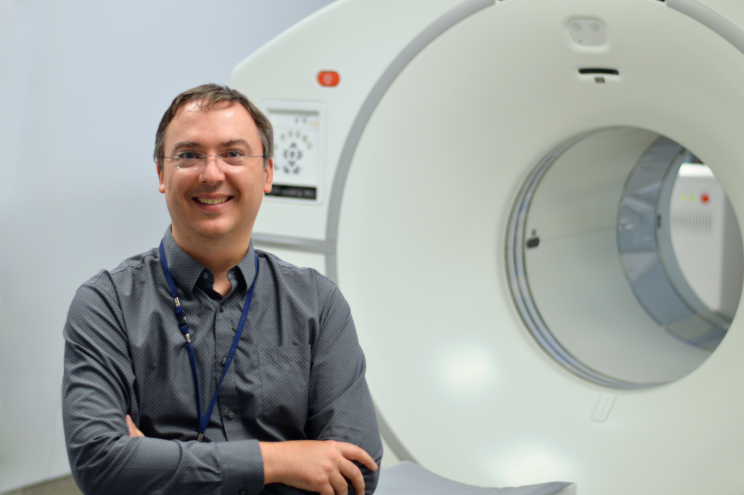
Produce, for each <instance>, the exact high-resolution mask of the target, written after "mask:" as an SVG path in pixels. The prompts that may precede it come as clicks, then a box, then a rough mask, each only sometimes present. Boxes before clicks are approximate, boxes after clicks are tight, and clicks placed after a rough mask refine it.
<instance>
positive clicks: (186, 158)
mask: <svg viewBox="0 0 744 495" xmlns="http://www.w3.org/2000/svg"><path fill="white" fill-rule="evenodd" d="M210 156H213V157H215V158H218V159H219V160H221V161H222V162H224V163H226V164H227V165H230V166H232V167H242V166H244V165H246V164H247V163H248V162H249V161H250V160H251V158H264V155H247V154H245V153H244V152H242V151H240V150H230V151H223V152H222V153H220V154H218V155H207V154H206V153H201V152H199V151H182V152H180V153H176V154H175V155H174V156H164V157H163V158H164V159H166V160H171V161H172V162H173V163H174V164H175V165H176V167H178V168H179V169H181V170H199V169H201V168H203V167H204V166H205V165H206V164H207V158H208V157H210Z"/></svg>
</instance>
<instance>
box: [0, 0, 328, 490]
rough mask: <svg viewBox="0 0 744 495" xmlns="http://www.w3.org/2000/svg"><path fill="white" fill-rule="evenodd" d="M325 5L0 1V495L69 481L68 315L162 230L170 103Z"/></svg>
mask: <svg viewBox="0 0 744 495" xmlns="http://www.w3.org/2000/svg"><path fill="white" fill-rule="evenodd" d="M331 1H332V0H210V1H209V2H207V1H206V0H203V1H197V0H162V1H144V0H126V1H124V0H116V1H106V2H101V1H93V0H88V1H85V0H68V1H65V2H59V1H55V0H0V425H2V426H0V428H1V430H0V493H2V492H4V491H6V490H10V489H13V488H17V487H20V486H25V485H28V484H31V483H35V482H38V481H42V480H45V479H49V478H53V477H56V476H59V475H62V474H65V473H67V472H69V467H68V464H67V454H66V452H65V448H64V441H63V435H62V423H61V414H60V412H61V411H60V410H61V407H60V384H61V378H62V356H63V340H62V327H63V324H64V321H65V316H66V314H67V308H68V306H69V303H70V300H71V299H72V296H73V294H74V291H75V290H76V288H77V287H78V286H79V285H80V284H81V283H82V282H84V281H85V280H87V279H88V278H89V277H91V276H93V275H94V274H95V273H96V272H97V271H98V270H100V269H101V268H113V267H115V266H116V265H117V264H118V263H119V262H120V261H121V260H123V259H124V258H126V257H128V256H130V255H133V254H136V253H138V252H141V251H144V250H146V249H149V248H151V247H153V246H156V245H157V243H158V241H159V240H160V238H161V236H162V234H163V232H164V231H165V229H166V227H167V225H168V223H169V219H168V215H167V211H166V208H165V204H164V201H163V199H162V196H161V195H160V194H159V193H158V192H157V179H156V176H155V166H154V164H153V162H152V159H151V155H152V148H153V142H154V136H155V130H156V127H157V124H158V122H159V120H160V118H161V116H162V114H163V112H164V111H165V109H166V107H167V106H168V105H169V103H170V101H171V100H172V99H173V97H174V96H175V95H176V94H178V93H179V92H181V91H183V90H185V89H187V88H190V87H192V86H196V85H198V84H201V83H204V82H217V83H227V81H228V79H229V77H230V72H231V70H232V68H233V67H234V66H235V65H236V64H237V63H238V62H240V61H241V60H242V59H243V58H245V57H246V56H248V55H249V54H250V53H252V52H253V51H254V50H256V49H257V48H258V47H260V46H261V45H262V44H264V43H266V42H267V41H269V40H270V39H271V38H273V37H274V36H276V35H277V34H278V33H280V32H281V31H283V30H284V29H286V28H288V27H289V26H291V25H292V24H294V23H296V22H297V21H299V20H301V19H302V18H304V17H306V16H307V15H309V14H311V13H312V12H314V11H316V10H317V9H319V8H321V7H323V6H324V5H326V4H329V3H331ZM248 96H249V97H250V96H251V95H248Z"/></svg>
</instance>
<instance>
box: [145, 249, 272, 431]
mask: <svg viewBox="0 0 744 495" xmlns="http://www.w3.org/2000/svg"><path fill="white" fill-rule="evenodd" d="M253 257H254V259H255V262H256V274H255V275H254V276H253V283H252V284H251V288H250V289H248V296H246V298H245V304H244V305H243V314H242V315H240V323H238V328H237V330H235V338H234V339H233V343H232V347H230V353H229V354H228V355H227V361H225V366H224V369H223V370H222V377H221V378H220V382H219V384H218V385H217V390H215V391H214V396H213V397H212V402H210V403H209V407H208V408H207V414H206V415H204V414H202V406H201V394H200V393H199V373H197V371H196V355H195V354H194V346H192V345H191V338H190V337H189V326H188V324H187V323H186V315H185V314H184V312H183V308H182V307H181V301H179V300H178V293H177V292H176V282H175V281H174V280H173V276H172V275H171V272H170V270H168V261H166V259H165V249H164V248H163V241H160V264H162V265H163V271H164V272H165V278H167V279H168V286H169V287H170V291H171V295H172V296H173V302H174V303H175V304H176V319H177V320H178V328H179V330H181V333H182V334H183V336H184V337H185V338H186V349H187V350H188V353H189V361H190V362H191V371H192V373H193V374H194V385H195V386H196V407H197V408H198V409H199V437H198V438H197V441H199V442H201V441H202V438H204V432H205V431H206V430H207V425H208V424H209V418H210V417H212V411H213V410H214V405H215V404H216V403H217V396H219V395H220V388H222V381H223V380H224V379H225V375H226V374H227V369H228V368H229V367H230V363H232V359H233V356H235V350H236V349H237V348H238V342H240V336H241V335H242V334H243V327H244V326H245V320H246V318H248V310H250V309H251V300H252V299H253V289H254V287H256V279H258V256H256V255H255V253H254V255H253Z"/></svg>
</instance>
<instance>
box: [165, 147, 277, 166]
mask: <svg viewBox="0 0 744 495" xmlns="http://www.w3.org/2000/svg"><path fill="white" fill-rule="evenodd" d="M231 151H238V150H228V151H224V152H222V153H219V154H217V155H209V154H207V153H203V152H201V151H188V150H187V151H181V152H179V153H176V155H174V156H161V157H160V159H161V160H166V159H169V160H172V161H173V162H174V165H175V166H176V168H177V169H178V170H201V169H203V168H204V167H205V166H206V165H207V161H208V159H209V157H210V156H213V157H214V158H215V160H216V161H222V162H225V163H226V164H227V165H229V166H231V167H241V166H243V165H245V164H242V165H233V164H231V163H229V162H228V161H227V160H225V158H224V157H223V156H222V154H223V153H230V152H231ZM184 153H194V154H195V155H201V157H200V158H198V163H201V165H193V166H190V167H181V166H179V165H178V162H179V160H183V157H181V156H179V155H182V154H184ZM241 153H242V151H241ZM243 158H263V159H264V160H265V159H266V155H248V154H245V155H243ZM246 164H247V162H246Z"/></svg>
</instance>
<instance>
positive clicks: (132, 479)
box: [68, 437, 263, 495]
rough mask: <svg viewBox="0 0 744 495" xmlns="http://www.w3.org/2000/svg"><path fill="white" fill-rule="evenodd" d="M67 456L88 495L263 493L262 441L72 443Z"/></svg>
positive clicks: (100, 440)
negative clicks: (104, 494)
mask: <svg viewBox="0 0 744 495" xmlns="http://www.w3.org/2000/svg"><path fill="white" fill-rule="evenodd" d="M68 450H69V454H70V465H71V467H72V470H73V474H74V476H75V479H76V481H77V482H78V484H79V486H80V488H81V490H82V491H83V493H86V494H100V493H106V494H112V495H117V494H122V495H136V494H153V493H160V494H169V493H173V494H204V493H214V494H238V493H246V494H257V493H258V492H260V491H261V490H262V488H263V465H262V462H261V453H260V449H259V447H258V442H257V441H251V440H242V441H236V442H217V443H198V442H193V441H191V442H180V441H174V440H162V439H157V438H144V437H141V438H128V437H120V438H118V439H100V438H99V439H97V440H89V441H87V442H86V443H84V444H80V445H78V444H76V443H75V442H74V441H71V442H70V443H69V445H68ZM241 490H245V492H241Z"/></svg>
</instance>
